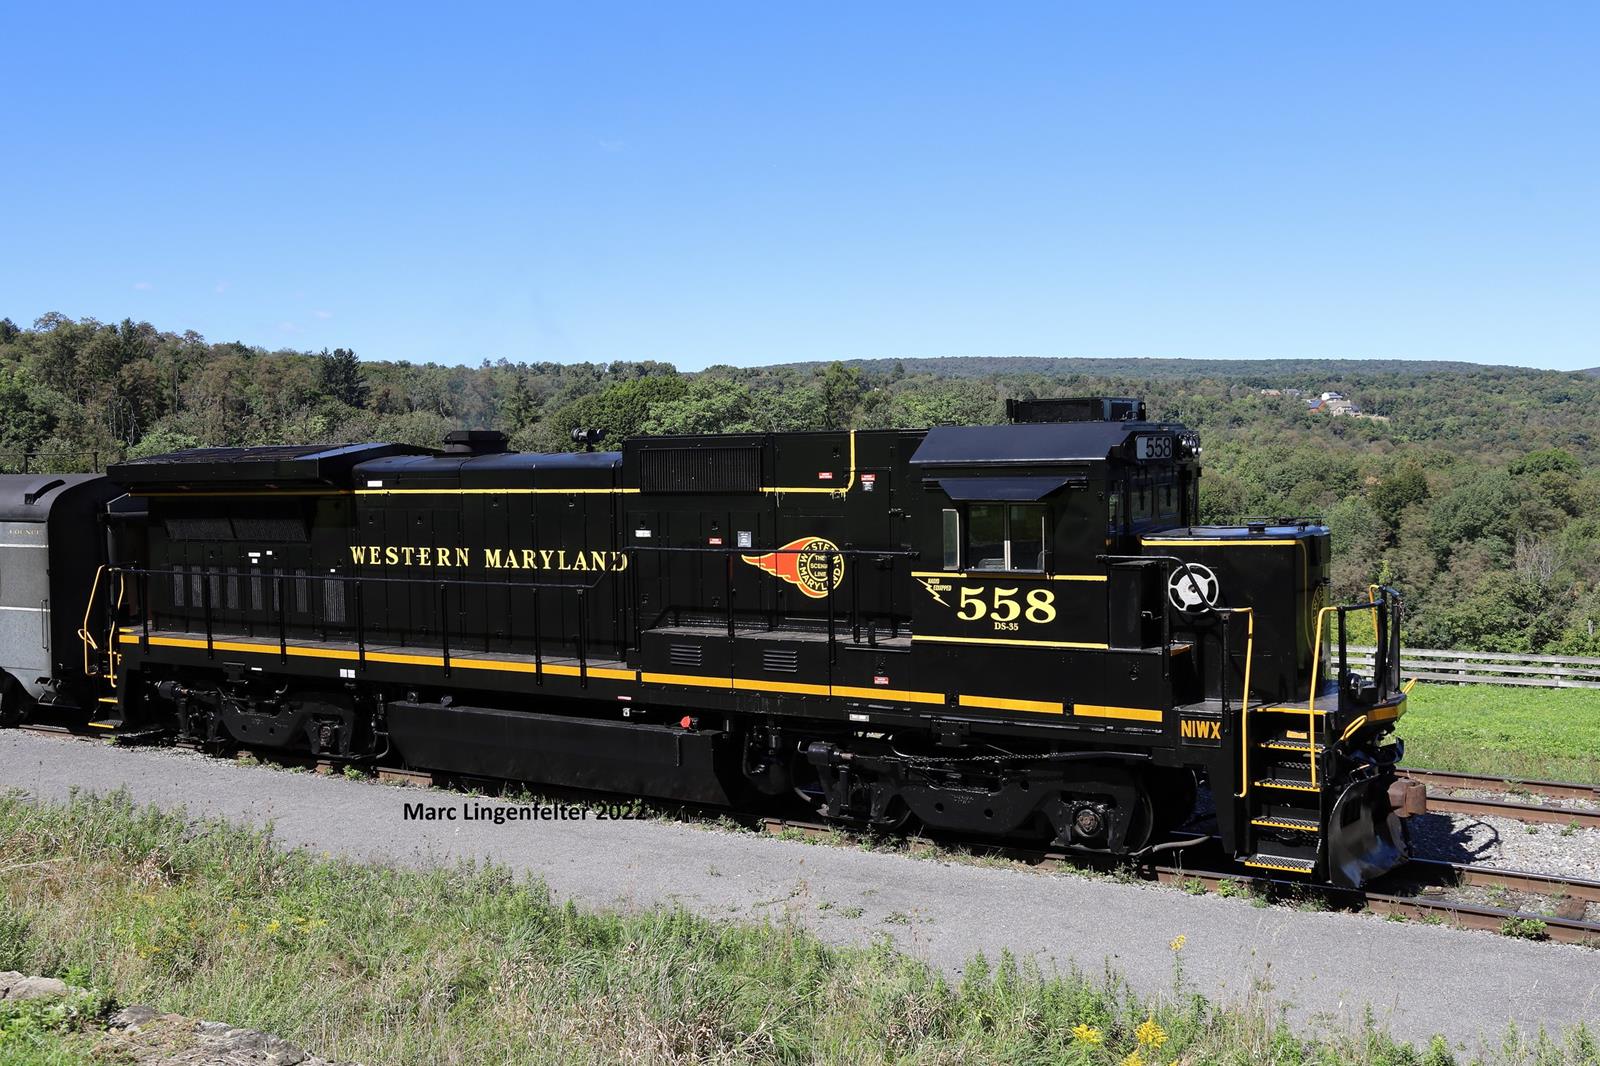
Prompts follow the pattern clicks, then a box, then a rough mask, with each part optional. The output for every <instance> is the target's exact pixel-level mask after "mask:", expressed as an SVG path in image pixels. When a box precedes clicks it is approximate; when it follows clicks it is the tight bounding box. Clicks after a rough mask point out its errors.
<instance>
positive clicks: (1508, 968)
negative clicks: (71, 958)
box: [0, 731, 1600, 1050]
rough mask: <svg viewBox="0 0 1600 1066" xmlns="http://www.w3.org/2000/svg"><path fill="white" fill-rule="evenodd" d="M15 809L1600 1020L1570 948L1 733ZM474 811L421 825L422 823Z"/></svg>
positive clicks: (1364, 1001) (1334, 999)
mask: <svg viewBox="0 0 1600 1066" xmlns="http://www.w3.org/2000/svg"><path fill="white" fill-rule="evenodd" d="M0 788H7V789H21V790H24V791H25V792H27V793H29V794H30V795H33V796H35V797H37V798H41V799H49V800H64V799H66V798H67V797H68V796H69V795H70V794H71V792H72V791H73V790H74V789H91V790H95V791H99V792H109V791H112V790H114V789H118V788H124V789H126V790H127V791H128V792H129V794H130V795H131V796H132V797H133V798H134V799H135V800H137V801H139V802H143V803H154V804H157V805H159V806H162V807H166V808H175V807H180V806H182V807H185V808H186V809H187V810H188V811H189V813H190V814H191V815H194V816H203V817H223V818H229V819H233V820H239V821H249V822H253V823H255V824H258V825H260V824H267V823H271V824H272V826H273V827H274V829H275V832H276V834H277V837H278V839H279V840H280V841H281V842H283V843H284V844H286V845H288V846H292V847H305V848H309V849H312V850H314V851H318V852H327V853H329V854H336V855H343V856H348V857H352V858H356V859H361V860H368V861H377V862H390V863H400V864H405V865H412V866H422V865H427V864H432V863H451V862H456V861H460V860H467V859H473V860H490V861H493V862H497V863H502V864H505V865H507V866H510V867H512V868H514V869H517V870H519V871H525V872H527V873H530V874H533V875H535V876H538V877H541V878H543V879H544V880H545V881H546V882H547V883H548V884H549V886H550V888H551V890H552V891H553V892H554V893H555V894H556V896H557V897H558V898H572V899H574V900H575V901H577V902H579V903H582V904H587V905H591V906H621V907H650V906H656V905H662V904H666V905H671V904H673V903H681V904H682V905H683V906H685V907H687V908H690V909H692V910H694V911H696V912H698V913H701V914H704V915H707V916H710V917H727V918H736V919H740V920H760V919H762V918H764V917H770V918H777V917H783V916H789V917H791V918H793V919H794V920H796V921H798V922H801V923H803V924H804V925H805V926H807V927H808V928H810V929H811V930H812V931H814V932H815V933H816V934H817V935H819V936H820V937H822V938H823V939H824V940H827V941H830V942H833V943H840V944H867V943H871V942H873V941H874V940H877V939H879V938H881V937H885V936H887V937H888V938H889V939H890V940H891V941H893V942H894V943H895V945H896V946H897V947H899V948H900V949H901V950H904V951H906V952H908V953H910V954H912V955H915V956H918V957H920V958H924V959H926V960H928V961H929V962H930V963H931V964H933V965H935V966H937V967H939V968H940V969H942V970H944V971H946V972H948V973H952V974H955V973H959V972H960V970H961V967H962V966H963V965H964V964H965V962H966V961H967V960H968V959H969V958H971V957H972V956H973V955H974V954H976V953H978V952H983V953H985V954H987V955H988V956H989V957H990V958H994V957H995V956H996V955H997V954H998V953H999V952H1000V951H1001V950H1002V949H1009V950H1010V951H1011V952H1013V953H1014V954H1016V955H1017V956H1019V957H1023V958H1029V957H1031V958H1036V959H1038V960H1039V962H1040V963H1041V965H1043V966H1044V967H1045V968H1047V969H1048V968H1050V967H1057V968H1060V969H1067V968H1071V967H1076V968H1078V969H1080V970H1084V971H1087V972H1090V973H1097V972H1100V971H1102V970H1105V969H1108V968H1109V969H1111V970H1114V971H1116V972H1118V973H1120V974H1121V975H1123V976H1124V977H1125V978H1126V979H1127V980H1128V981H1129V983H1130V984H1131V985H1132V986H1133V987H1134V988H1135V989H1136V990H1138V991H1140V992H1143V993H1150V994H1154V993H1162V992H1168V991H1170V990H1171V988H1172V982H1173V959H1172V952H1171V950H1170V949H1169V947H1168V942H1169V941H1170V940H1171V939H1172V938H1174V937H1176V936H1178V935H1179V934H1182V935H1184V936H1185V937H1186V938H1187V944H1186V946H1185V948H1184V953H1183V972H1184V980H1185V983H1186V985H1188V986H1190V987H1192V988H1196V989H1200V990H1203V991H1205V992H1207V993H1208V994H1211V995H1213V996H1214V997H1217V998H1220V999H1224V1000H1226V999H1229V998H1234V999H1242V998H1243V997H1245V996H1248V995H1255V996H1256V997H1257V998H1259V997H1260V996H1261V995H1262V994H1263V989H1266V990H1269V991H1268V993H1267V994H1269V995H1270V996H1271V998H1272V999H1273V1000H1274V1001H1275V1002H1277V1003H1280V1004H1282V1005H1283V1006H1284V1007H1285V1009H1287V1010H1288V1011H1289V1013H1290V1017H1291V1018H1292V1019H1294V1020H1295V1021H1296V1022H1297V1024H1299V1025H1301V1026H1302V1027H1303V1028H1306V1029H1308V1030H1309V1029H1315V1028H1316V1027H1319V1026H1326V1025H1342V1024H1345V1023H1351V1022H1354V1023H1359V1020H1360V1018H1361V1016H1362V1013H1363V1011H1364V1010H1366V1009H1367V1008H1369V1007H1370V1008H1371V1010H1372V1012H1373V1016H1374V1017H1375V1018H1376V1019H1377V1020H1378V1022H1379V1023H1380V1024H1383V1025H1387V1026H1388V1027H1389V1028H1390V1029H1391V1030H1392V1031H1393V1032H1394V1033H1395V1035H1396V1036H1399V1037H1401V1038H1403V1039H1410V1040H1415V1041H1423V1040H1426V1039H1427V1038H1429V1037H1430V1036H1432V1035H1433V1034H1434V1033H1443V1034H1444V1035H1446V1036H1447V1037H1448V1038H1449V1039H1450V1040H1451V1041H1452V1042H1453V1043H1455V1044H1457V1045H1458V1046H1462V1047H1465V1048H1466V1049H1468V1050H1471V1049H1475V1048H1476V1047H1478V1046H1479V1045H1480V1044H1481V1045H1485V1046H1497V1045H1498V1044H1499V1042H1500V1037H1501V1036H1502V1034H1503V1033H1504V1030H1505V1027H1506V1025H1507V1024H1508V1023H1513V1022H1514V1023H1515V1024H1516V1025H1517V1026H1518V1027H1519V1028H1522V1029H1524V1030H1529V1029H1537V1028H1539V1027H1541V1026H1544V1027H1549V1028H1559V1027H1564V1026H1570V1025H1574V1024H1576V1023H1578V1022H1581V1021H1593V1019H1595V1018H1596V1017H1600V962H1597V959H1600V956H1596V954H1595V953H1594V952H1593V951H1590V950H1587V949H1584V948H1577V947H1569V946H1562V945H1551V944H1538V943H1529V942H1525V941H1514V940H1510V939H1506V938H1502V937H1497V936H1494V935H1492V934H1484V933H1468V932H1460V931H1456V930H1451V929H1443V928H1438V927H1432V926H1423V925H1412V924H1399V923H1393V922H1384V921H1379V920H1376V919H1373V918H1368V917H1361V916H1356V915H1347V914H1329V913H1307V912H1299V911H1295V910H1292V909H1289V908H1283V907H1269V908H1263V907H1256V906H1252V905H1251V904H1250V903H1249V902H1247V901H1243V900H1238V899H1222V898H1219V897H1216V896H1203V897H1193V896H1188V895H1185V894H1182V893H1179V892H1175V891H1172V890H1170V889H1165V888H1160V887H1156V886H1147V885H1133V884H1122V883H1117V882H1113V881H1107V880H1099V879H1091V878H1084V877H1074V876H1061V875H1050V874H1045V873H1041V872H1038V871H1029V870H1025V869H1010V868H990V867H985V866H979V865H972V864H967V863H944V862H936V861H926V860H917V859H911V858H908V857H906V856H904V855H895V854H883V853H875V852H869V851H861V850H856V849H848V848H834V847H821V846H815V845H808V844H803V843H797V842H793V841H784V840H778V839H773V838H770V837H764V836H758V835H754V834H740V833H719V832H707V831H705V830H704V829H700V828H693V827H689V826H683V825H675V824H671V823H664V822H659V821H627V820H595V819H592V818H590V819H586V820H581V821H508V822H505V823H504V824H502V825H495V824H494V823H493V822H492V821H488V820H481V819H480V820H471V821H468V820H465V819H466V817H467V815H468V814H469V813H470V812H472V811H476V810H482V809H485V808H488V809H492V808H496V807H502V806H511V805H510V804H503V803H501V802H500V801H496V800H486V799H479V798H474V797H467V796H461V795H456V794H452V793H441V792H432V791H423V790H417V789H407V788H397V787H389V786H383V785H378V784H373V783H368V782H359V781H346V780H343V779H338V778H323V777H317V776H314V775H308V774H288V773H284V772H281V771H277V770H271V769H266V768H261V767H244V766H239V765H236V764H233V763H230V762H224V761H221V760H214V759H207V758H205V757H202V756H197V755H194V754H192V753H188V752H179V751H168V750H159V749H114V748H111V747H109V746H106V745H100V744H93V743H85V742H83V741H78V740H71V739H67V738H60V737H52V736H41V735H37V734H28V733H18V732H15V731H7V732H4V733H0ZM408 803H411V804H416V803H424V804H426V805H428V806H430V807H438V808H441V809H448V810H454V811H455V812H456V819H455V820H436V821H415V820H407V819H406V817H405V805H406V804H408Z"/></svg>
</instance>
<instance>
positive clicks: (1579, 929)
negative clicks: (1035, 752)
mask: <svg viewBox="0 0 1600 1066" xmlns="http://www.w3.org/2000/svg"><path fill="white" fill-rule="evenodd" d="M762 824H763V825H764V826H765V828H766V830H767V832H769V833H773V834H781V833H783V832H786V831H795V832H801V833H804V834H806V835H815V836H824V835H827V834H829V833H832V832H835V831H838V830H840V829H844V830H845V831H849V830H848V828H847V827H841V826H830V825H827V824H825V823H818V822H802V821H795V820H793V819H787V818H764V819H762ZM1214 840H1215V838H1213V841H1214ZM958 846H965V847H969V848H971V849H972V850H975V851H979V852H982V853H983V854H989V855H1000V856H1003V857H1006V858H1011V859H1014V860H1016V861H1018V862H1024V863H1027V864H1028V865H1032V866H1052V867H1059V868H1063V869H1082V868H1083V866H1084V865H1085V863H1086V862H1090V863H1092V862H1095V861H1107V860H1109V859H1110V857H1109V856H1108V857H1106V860H1100V859H1099V857H1097V856H1092V855H1083V854H1070V853H1066V852H1061V851H1048V850H1039V849H1029V848H1015V847H1008V846H1004V845H998V844H995V845H990V844H985V843H968V844H965V845H958ZM1143 869H1144V870H1145V871H1146V872H1147V873H1148V874H1149V876H1151V877H1152V878H1153V879H1154V880H1155V881H1156V882H1157V883H1160V884H1168V885H1178V886H1184V887H1188V886H1191V885H1193V884H1195V883H1199V884H1200V885H1202V886H1203V887H1205V888H1206V889H1207V890H1215V889H1217V888H1219V887H1220V886H1222V885H1223V884H1225V883H1226V884H1231V885H1248V886H1252V887H1255V888H1258V889H1267V890H1269V891H1274V892H1281V893H1282V894H1283V895H1285V896H1300V897H1304V896H1305V894H1306V893H1308V892H1310V893H1313V894H1316V895H1319V896H1322V897H1323V898H1325V899H1328V900H1329V901H1331V902H1334V903H1337V904H1339V905H1340V906H1342V907H1345V908H1347V909H1350V910H1356V911H1367V912H1370V913H1373V914H1382V915H1393V916H1396V917H1401V918H1409V919H1416V920H1442V921H1443V922H1444V924H1447V925H1453V926H1455V927H1456V928H1460V929H1474V930H1486V931H1489V932H1495V933H1505V932H1506V931H1507V930H1508V929H1516V928H1518V927H1519V925H1521V923H1532V922H1538V923H1541V924H1540V925H1538V926H1531V927H1528V928H1529V932H1536V933H1537V935H1536V936H1535V937H1534V939H1544V940H1550V941H1554V942H1556V943H1563V944H1583V945H1586V946H1589V947H1600V921H1589V920H1587V919H1585V918H1584V917H1583V916H1582V915H1583V912H1584V909H1585V908H1586V907H1587V905H1588V904H1590V903H1600V881H1589V880H1585V879H1582V878H1569V877H1561V876H1558V875H1555V874H1544V873H1535V872H1532V871H1527V870H1500V869H1496V868H1494V867H1488V866H1471V865H1467V864H1463V863H1453V862H1442V861H1438V860H1433V859H1412V860H1411V861H1410V862H1408V863H1407V864H1406V865H1405V866H1403V867H1401V868H1400V869H1399V870H1397V871H1395V872H1394V873H1393V874H1391V875H1389V879H1390V880H1393V879H1395V878H1404V877H1405V876H1406V875H1407V874H1411V875H1419V874H1420V875H1421V877H1422V879H1423V880H1424V881H1425V882H1426V884H1427V887H1432V888H1450V887H1455V888H1503V889H1506V890H1509V891H1515V892H1526V893H1529V894H1536V895H1540V896H1546V897H1549V898H1552V899H1555V900H1557V901H1561V902H1566V901H1571V902H1572V903H1573V904H1575V909H1576V913H1575V914H1560V913H1557V914H1544V913H1539V912H1535V911H1523V910H1516V909H1513V908H1508V907H1494V906H1488V905H1485V904H1478V903H1467V902H1464V901H1459V900H1450V899H1432V898H1429V897H1428V896H1426V895H1421V894H1411V895H1400V894H1395V893H1383V892H1373V891H1370V890H1366V889H1344V888H1335V887H1331V886H1327V885H1315V884H1308V883H1306V882H1303V881H1289V880H1285V879H1283V878H1278V877H1271V876H1265V875H1259V874H1255V873H1250V872H1247V871H1244V870H1242V869H1239V870H1229V871H1222V870H1208V869H1190V868H1187V867H1183V866H1166V865H1157V866H1146V867H1144V868H1143ZM1557 909H1558V910H1560V909H1562V908H1561V906H1560V903H1558V907H1557Z"/></svg>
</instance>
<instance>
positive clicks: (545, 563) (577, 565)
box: [350, 544, 628, 574]
mask: <svg viewBox="0 0 1600 1066" xmlns="http://www.w3.org/2000/svg"><path fill="white" fill-rule="evenodd" d="M350 560H351V561H352V562H354V563H355V564H356V565H358V566H432V567H454V568H458V569H464V568H470V567H479V566H481V567H482V568H484V569H485V570H555V571H563V572H567V573H572V572H576V571H584V572H592V571H596V570H599V571H605V572H609V573H613V574H616V573H621V572H622V571H624V570H626V569H627V568H628V556H627V553H625V552H619V551H586V550H582V549H576V548H574V549H570V550H569V549H566V548H550V549H547V548H461V547H456V546H454V545H446V544H434V545H428V544H424V545H421V546H416V545H410V544H407V545H402V546H396V545H392V544H352V545H350Z"/></svg>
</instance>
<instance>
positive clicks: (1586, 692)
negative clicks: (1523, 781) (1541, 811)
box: [1398, 684, 1600, 784]
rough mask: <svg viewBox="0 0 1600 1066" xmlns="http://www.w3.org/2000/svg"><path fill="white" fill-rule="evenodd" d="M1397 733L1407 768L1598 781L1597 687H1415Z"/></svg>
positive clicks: (1599, 710) (1599, 725) (1599, 692)
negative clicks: (1402, 746) (1403, 747)
mask: <svg viewBox="0 0 1600 1066" xmlns="http://www.w3.org/2000/svg"><path fill="white" fill-rule="evenodd" d="M1398 732H1399V734H1400V736H1401V737H1403V738H1404V739H1405V742H1406V753H1405V762H1406V764H1407V765H1409V766H1416V767H1419V768H1423V769H1429V770H1457V771H1460V772H1462V773H1479V774H1502V775H1505V776H1508V777H1531V778H1545V779H1549V780H1560V781H1586V782H1590V783H1597V784H1600V689H1581V688H1566V689H1548V688H1520V687H1512V686H1499V685H1429V684H1419V685H1417V687H1416V688H1415V689H1413V690H1412V693H1411V698H1410V699H1409V700H1408V701H1407V702H1406V713H1405V716H1404V717H1402V718H1401V719H1400V725H1399V727H1398Z"/></svg>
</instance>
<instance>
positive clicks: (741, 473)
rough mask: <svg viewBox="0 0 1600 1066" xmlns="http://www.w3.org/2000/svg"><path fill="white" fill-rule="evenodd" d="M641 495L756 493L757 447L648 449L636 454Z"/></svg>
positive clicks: (758, 488)
mask: <svg viewBox="0 0 1600 1066" xmlns="http://www.w3.org/2000/svg"><path fill="white" fill-rule="evenodd" d="M639 489H640V491H641V492H702V493H729V492H760V491H761V447H760V445H754V444H751V445H737V446H734V447H722V448H648V449H646V450H644V451H642V452H640V453H639Z"/></svg>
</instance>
